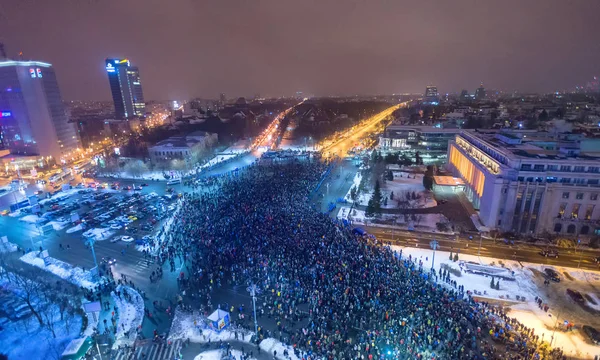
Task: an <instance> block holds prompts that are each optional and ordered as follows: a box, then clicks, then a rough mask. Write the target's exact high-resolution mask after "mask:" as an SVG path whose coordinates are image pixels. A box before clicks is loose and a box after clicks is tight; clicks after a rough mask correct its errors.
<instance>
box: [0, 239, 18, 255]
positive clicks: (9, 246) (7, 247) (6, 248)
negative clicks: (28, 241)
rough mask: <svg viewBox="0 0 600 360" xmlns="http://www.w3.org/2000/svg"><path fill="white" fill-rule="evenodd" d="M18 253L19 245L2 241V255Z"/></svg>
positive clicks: (0, 251)
mask: <svg viewBox="0 0 600 360" xmlns="http://www.w3.org/2000/svg"><path fill="white" fill-rule="evenodd" d="M14 251H17V245H15V244H13V243H11V242H9V241H2V240H0V254H8V253H11V252H14Z"/></svg>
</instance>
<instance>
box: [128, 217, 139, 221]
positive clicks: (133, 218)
mask: <svg viewBox="0 0 600 360" xmlns="http://www.w3.org/2000/svg"><path fill="white" fill-rule="evenodd" d="M127 218H128V219H129V220H131V221H136V220H137V219H138V218H137V217H135V216H128V217H127Z"/></svg>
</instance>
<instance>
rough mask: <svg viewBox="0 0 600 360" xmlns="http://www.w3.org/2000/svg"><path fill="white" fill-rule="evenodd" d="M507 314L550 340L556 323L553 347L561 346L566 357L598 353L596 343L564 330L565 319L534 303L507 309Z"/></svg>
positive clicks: (575, 332) (582, 356)
mask: <svg viewBox="0 0 600 360" xmlns="http://www.w3.org/2000/svg"><path fill="white" fill-rule="evenodd" d="M508 316H510V317H513V318H516V319H518V320H519V322H521V323H522V324H526V326H527V327H529V328H533V329H535V334H536V335H539V336H542V334H544V339H545V340H546V341H548V342H549V341H550V339H551V336H552V333H553V332H554V326H555V325H557V330H556V331H555V332H554V341H553V342H552V346H553V347H559V348H563V350H564V352H565V355H567V356H568V357H577V358H585V359H593V358H594V356H595V355H598V354H599V353H600V348H599V347H598V346H597V345H596V346H595V345H591V344H589V343H587V342H586V341H585V340H583V339H582V338H581V336H579V335H578V332H577V331H569V332H565V331H564V330H563V329H564V327H563V326H561V325H562V324H564V321H565V320H567V319H564V318H558V319H557V318H556V316H555V315H553V314H551V313H547V312H544V311H543V310H541V309H539V308H537V306H535V305H531V304H527V305H519V306H517V307H513V308H511V309H510V310H509V311H508ZM557 320H558V321H557Z"/></svg>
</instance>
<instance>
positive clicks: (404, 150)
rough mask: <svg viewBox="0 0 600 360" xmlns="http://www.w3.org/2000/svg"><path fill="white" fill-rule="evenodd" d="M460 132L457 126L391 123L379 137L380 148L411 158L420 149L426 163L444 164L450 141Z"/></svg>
mask: <svg viewBox="0 0 600 360" xmlns="http://www.w3.org/2000/svg"><path fill="white" fill-rule="evenodd" d="M460 132H461V130H460V129H456V128H450V129H445V128H438V127H433V126H425V125H422V126H420V125H414V126H411V125H390V126H388V127H387V128H386V129H385V131H384V132H383V133H382V134H381V136H380V137H379V149H381V150H382V151H383V152H400V154H406V155H408V156H409V157H410V158H414V154H415V153H416V152H417V151H418V152H419V154H420V155H421V158H422V159H423V162H424V163H425V164H442V163H445V162H446V155H447V151H448V142H449V141H451V140H452V139H454V137H455V136H456V134H458V133H460Z"/></svg>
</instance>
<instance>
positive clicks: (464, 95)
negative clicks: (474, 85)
mask: <svg viewBox="0 0 600 360" xmlns="http://www.w3.org/2000/svg"><path fill="white" fill-rule="evenodd" d="M469 99H471V96H470V95H469V92H468V91H467V90H464V89H463V91H461V92H460V100H463V101H464V100H469Z"/></svg>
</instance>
